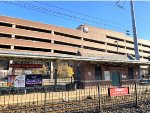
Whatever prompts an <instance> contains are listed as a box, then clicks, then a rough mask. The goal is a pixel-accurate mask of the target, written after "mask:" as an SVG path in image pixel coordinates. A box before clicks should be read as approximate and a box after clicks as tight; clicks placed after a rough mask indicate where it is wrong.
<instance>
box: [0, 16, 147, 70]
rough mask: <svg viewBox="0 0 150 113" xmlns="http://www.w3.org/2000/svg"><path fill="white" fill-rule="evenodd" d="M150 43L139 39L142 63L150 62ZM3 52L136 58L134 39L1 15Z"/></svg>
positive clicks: (117, 34)
mask: <svg viewBox="0 0 150 113" xmlns="http://www.w3.org/2000/svg"><path fill="white" fill-rule="evenodd" d="M149 43H150V41H149V40H143V39H139V53H140V58H141V60H148V59H149V56H150V45H149ZM0 50H2V51H7V50H9V51H17V52H31V53H37V54H53V55H55V54H60V55H61V54H65V55H76V54H77V52H78V51H82V52H88V53H100V54H103V53H107V54H108V55H111V54H116V55H126V54H129V55H131V56H133V58H134V56H135V53H134V42H133V38H131V37H128V36H126V35H125V34H123V33H120V32H115V31H110V30H106V29H101V28H96V27H92V26H86V25H80V26H79V27H77V29H69V28H64V27H59V26H54V25H48V24H43V23H39V22H33V21H28V20H23V19H18V18H12V17H6V16H0ZM10 63H11V61H10ZM52 65H53V64H51V66H52ZM51 71H52V70H51Z"/></svg>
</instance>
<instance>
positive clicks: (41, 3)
mask: <svg viewBox="0 0 150 113" xmlns="http://www.w3.org/2000/svg"><path fill="white" fill-rule="evenodd" d="M35 2H37V3H39V4H44V5H47V6H50V7H53V8H57V9H60V10H64V11H68V12H71V13H75V14H78V15H82V16H86V17H90V18H93V19H96V20H100V21H104V22H109V23H111V24H116V25H119V26H123V27H125V28H126V27H129V26H126V25H122V24H120V23H117V22H113V21H109V20H105V19H101V18H98V17H95V16H90V15H87V14H83V13H80V12H77V11H73V10H70V9H66V8H62V7H58V6H54V5H51V4H47V3H45V2H41V1H35Z"/></svg>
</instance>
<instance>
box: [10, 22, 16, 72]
mask: <svg viewBox="0 0 150 113" xmlns="http://www.w3.org/2000/svg"><path fill="white" fill-rule="evenodd" d="M12 28H16V25H14V24H13V25H12ZM11 38H12V39H15V35H14V34H12V35H11ZM10 49H11V50H14V45H11V47H10ZM9 64H13V60H10V61H9ZM9 71H11V72H12V74H15V70H14V69H13V68H11V67H9Z"/></svg>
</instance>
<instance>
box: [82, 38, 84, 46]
mask: <svg viewBox="0 0 150 113" xmlns="http://www.w3.org/2000/svg"><path fill="white" fill-rule="evenodd" d="M83 41H84V39H83V38H81V42H82V45H81V48H84V46H83Z"/></svg>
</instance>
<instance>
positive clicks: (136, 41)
mask: <svg viewBox="0 0 150 113" xmlns="http://www.w3.org/2000/svg"><path fill="white" fill-rule="evenodd" d="M130 6H131V16H132V28H133V38H134V52H135V58H136V60H140V55H139V49H138V39H137V30H136V21H135V14H134V4H133V0H130ZM138 68H139V69H138V79H141V76H140V66H139V67H138Z"/></svg>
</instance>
